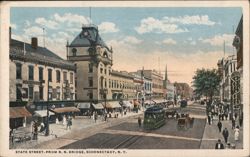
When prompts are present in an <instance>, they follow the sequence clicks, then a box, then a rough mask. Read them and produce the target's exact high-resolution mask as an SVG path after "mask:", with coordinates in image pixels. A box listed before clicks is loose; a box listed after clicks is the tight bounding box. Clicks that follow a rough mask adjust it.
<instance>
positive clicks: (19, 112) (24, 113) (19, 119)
mask: <svg viewBox="0 0 250 157" xmlns="http://www.w3.org/2000/svg"><path fill="white" fill-rule="evenodd" d="M9 115H10V123H9V125H10V126H9V127H10V129H16V128H19V127H26V117H31V116H32V115H31V113H30V112H29V111H28V110H27V109H26V108H25V107H10V108H9Z"/></svg>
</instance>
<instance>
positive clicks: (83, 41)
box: [69, 25, 109, 49]
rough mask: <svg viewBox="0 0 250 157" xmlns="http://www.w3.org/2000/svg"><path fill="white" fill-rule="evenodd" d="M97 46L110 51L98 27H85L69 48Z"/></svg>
mask: <svg viewBox="0 0 250 157" xmlns="http://www.w3.org/2000/svg"><path fill="white" fill-rule="evenodd" d="M97 45H100V46H102V47H106V48H107V49H109V48H108V47H107V45H106V44H105V42H104V41H103V40H102V38H101V36H100V35H99V31H98V28H97V26H95V25H84V26H83V27H82V31H81V33H80V34H78V35H77V36H76V37H75V39H74V40H73V41H72V42H71V44H70V45H69V47H90V46H97Z"/></svg>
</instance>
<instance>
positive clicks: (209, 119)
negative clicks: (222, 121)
mask: <svg viewBox="0 0 250 157" xmlns="http://www.w3.org/2000/svg"><path fill="white" fill-rule="evenodd" d="M207 119H208V124H209V125H211V117H210V115H208V117H207Z"/></svg>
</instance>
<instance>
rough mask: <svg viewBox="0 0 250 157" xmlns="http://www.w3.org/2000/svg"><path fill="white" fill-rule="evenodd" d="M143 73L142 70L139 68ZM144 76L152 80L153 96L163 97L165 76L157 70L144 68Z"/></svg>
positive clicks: (139, 71)
mask: <svg viewBox="0 0 250 157" xmlns="http://www.w3.org/2000/svg"><path fill="white" fill-rule="evenodd" d="M137 72H138V73H141V72H142V70H138V71H137ZM143 75H144V77H147V78H150V79H151V80H152V98H163V97H164V95H163V76H162V75H161V74H160V73H159V72H157V71H156V70H143Z"/></svg>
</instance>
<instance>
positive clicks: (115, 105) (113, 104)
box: [103, 101, 121, 108]
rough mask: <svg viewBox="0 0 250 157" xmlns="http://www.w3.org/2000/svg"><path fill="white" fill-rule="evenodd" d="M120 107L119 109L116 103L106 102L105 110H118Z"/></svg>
mask: <svg viewBox="0 0 250 157" xmlns="http://www.w3.org/2000/svg"><path fill="white" fill-rule="evenodd" d="M103 104H104V103H103ZM120 107H121V105H120V104H119V102H118V101H116V102H108V103H107V104H106V108H120Z"/></svg>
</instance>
